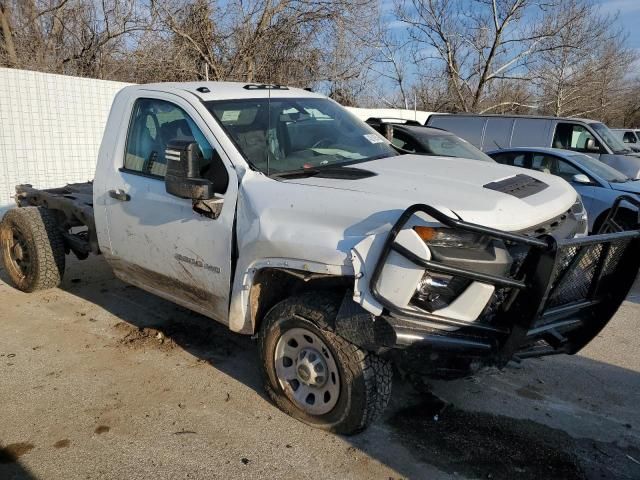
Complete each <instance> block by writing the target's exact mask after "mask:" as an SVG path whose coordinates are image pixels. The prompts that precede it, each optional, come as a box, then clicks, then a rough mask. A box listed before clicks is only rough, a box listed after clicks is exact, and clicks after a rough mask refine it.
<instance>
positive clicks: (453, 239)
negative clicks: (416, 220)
mask: <svg viewBox="0 0 640 480" xmlns="http://www.w3.org/2000/svg"><path fill="white" fill-rule="evenodd" d="M413 230H414V231H415V232H416V233H417V234H418V236H419V237H420V238H421V239H422V240H423V241H424V242H425V243H426V244H427V245H431V246H434V247H452V248H473V249H484V248H486V246H487V245H488V244H489V240H490V239H489V237H487V236H486V235H480V234H477V233H472V232H463V231H459V230H455V229H453V228H432V227H422V226H417V227H413Z"/></svg>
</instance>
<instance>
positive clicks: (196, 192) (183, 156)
mask: <svg viewBox="0 0 640 480" xmlns="http://www.w3.org/2000/svg"><path fill="white" fill-rule="evenodd" d="M165 158H166V159H167V173H166V175H165V177H164V184H165V189H166V191H167V193H170V194H171V195H175V196H176V197H180V198H188V199H191V200H209V199H211V198H213V197H214V192H213V183H211V181H210V180H206V179H204V178H200V165H201V163H202V162H201V160H202V153H201V152H200V147H198V144H197V143H196V142H193V141H188V140H173V141H171V142H169V145H167V148H166V150H165Z"/></svg>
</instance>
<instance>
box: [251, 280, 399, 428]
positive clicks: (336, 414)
mask: <svg viewBox="0 0 640 480" xmlns="http://www.w3.org/2000/svg"><path fill="white" fill-rule="evenodd" d="M336 313H337V304H336V302H335V301H333V300H332V299H330V298H327V296H326V295H325V294H324V293H322V292H317V293H315V294H305V295H302V296H300V297H296V298H291V299H288V300H285V301H283V302H281V303H279V304H278V305H276V306H275V307H274V308H273V309H272V310H271V311H270V312H269V313H268V314H267V316H266V318H265V319H264V323H263V325H262V328H261V335H260V354H261V357H262V362H263V364H262V366H263V376H264V380H265V387H266V390H267V392H268V394H269V396H270V397H271V399H272V400H273V401H274V402H275V404H276V405H277V406H278V407H279V408H280V409H282V410H283V411H285V412H286V413H288V414H289V415H291V416H292V417H294V418H297V419H299V420H301V421H303V422H304V423H307V424H309V425H312V426H314V427H318V428H322V429H324V430H329V431H332V432H336V433H342V434H347V435H348V434H353V433H357V432H358V431H360V430H363V429H364V428H366V427H367V426H368V425H369V424H370V423H371V422H373V421H374V420H375V419H376V418H377V417H378V416H379V415H380V414H381V413H382V412H383V411H384V409H385V408H386V406H387V404H388V402H389V398H390V396H391V377H392V370H391V365H390V364H389V362H388V361H386V360H384V359H382V358H380V357H378V356H377V355H375V354H373V353H370V352H367V351H364V350H362V349H361V348H359V347H357V346H356V345H353V344H351V343H349V342H347V341H346V340H344V339H343V338H342V337H340V336H338V335H336V334H335V333H333V332H332V331H331V325H332V324H333V320H334V319H335V316H336Z"/></svg>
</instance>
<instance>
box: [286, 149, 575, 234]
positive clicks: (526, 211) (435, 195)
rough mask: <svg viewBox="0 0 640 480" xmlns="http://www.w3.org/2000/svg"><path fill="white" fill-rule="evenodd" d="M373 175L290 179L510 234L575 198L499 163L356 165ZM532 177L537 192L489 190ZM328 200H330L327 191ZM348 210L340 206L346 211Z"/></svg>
mask: <svg viewBox="0 0 640 480" xmlns="http://www.w3.org/2000/svg"><path fill="white" fill-rule="evenodd" d="M354 167H356V168H361V169H363V170H368V171H370V172H373V173H374V174H375V175H374V176H370V177H368V178H362V179H333V178H322V177H319V176H315V177H309V178H302V179H295V180H286V181H287V182H292V183H293V182H295V183H298V184H301V185H309V186H316V187H323V188H327V189H340V190H349V191H354V192H361V193H363V194H366V195H362V196H361V197H360V198H361V201H362V202H367V201H368V199H369V198H371V197H377V200H380V199H381V198H387V199H389V206H394V207H395V206H397V205H398V204H399V203H400V204H403V205H404V206H405V208H406V207H408V206H409V205H412V204H414V203H424V204H427V205H431V206H434V207H436V208H439V209H441V210H442V211H443V212H445V213H449V212H452V213H453V214H455V215H457V216H458V217H460V218H462V219H463V220H466V221H468V222H474V223H479V224H482V225H486V226H491V227H494V228H499V229H502V230H507V231H521V230H527V229H529V228H531V227H533V226H536V225H540V224H542V223H544V222H545V221H548V220H549V219H552V218H554V217H556V216H558V215H561V214H562V213H564V212H566V211H567V210H569V209H570V208H571V206H572V205H573V204H574V202H575V200H576V197H577V193H576V192H575V190H574V189H573V188H572V187H571V186H570V185H569V184H568V183H567V182H565V181H564V180H563V179H561V178H560V177H557V176H553V175H548V174H545V173H541V172H536V171H532V170H525V169H521V168H517V167H509V166H505V165H501V164H498V163H490V162H480V161H478V160H467V159H461V158H452V157H433V156H423V155H402V156H398V157H390V158H385V159H380V160H374V161H370V162H365V163H361V164H356V165H354ZM519 174H520V175H528V176H530V177H533V178H535V179H537V180H539V181H541V182H543V183H544V184H546V185H547V187H546V188H544V189H542V190H541V191H539V192H537V193H532V194H530V195H526V196H523V197H522V198H518V197H517V196H514V195H512V194H510V193H504V192H502V191H497V190H493V189H491V188H487V185H488V184H490V183H493V182H500V181H501V180H506V179H510V178H513V177H515V176H516V175H519ZM327 195H331V193H330V192H329V191H327ZM345 207H346V206H342V208H345Z"/></svg>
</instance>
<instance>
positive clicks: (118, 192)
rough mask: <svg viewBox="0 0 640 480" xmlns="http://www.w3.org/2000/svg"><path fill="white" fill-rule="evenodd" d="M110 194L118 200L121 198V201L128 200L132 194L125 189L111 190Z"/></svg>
mask: <svg viewBox="0 0 640 480" xmlns="http://www.w3.org/2000/svg"><path fill="white" fill-rule="evenodd" d="M109 196H110V197H111V198H115V199H116V200H120V201H121V202H128V201H129V200H131V196H130V195H129V194H128V193H127V192H125V191H124V190H120V189H117V190H109Z"/></svg>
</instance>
